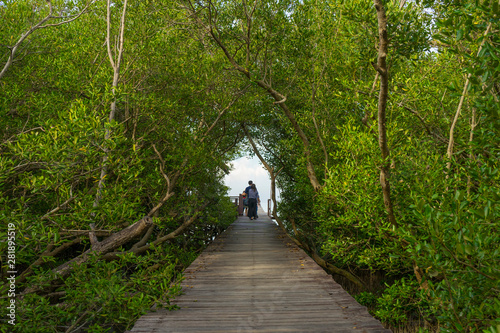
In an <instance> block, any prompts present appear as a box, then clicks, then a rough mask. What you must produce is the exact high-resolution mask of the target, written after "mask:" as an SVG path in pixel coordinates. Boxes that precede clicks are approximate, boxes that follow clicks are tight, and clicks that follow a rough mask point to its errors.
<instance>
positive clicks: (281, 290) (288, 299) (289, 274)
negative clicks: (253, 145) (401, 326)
mask: <svg viewBox="0 0 500 333" xmlns="http://www.w3.org/2000/svg"><path fill="white" fill-rule="evenodd" d="M185 277H186V278H185V280H184V281H183V284H182V286H183V294H182V295H181V296H179V297H178V298H177V299H176V300H175V301H174V302H173V304H177V305H178V306H179V307H180V308H181V309H180V310H175V311H166V310H163V309H162V310H158V311H156V312H151V313H148V314H146V315H144V316H142V317H141V318H140V319H139V320H138V321H137V322H136V324H135V326H134V328H133V329H132V330H131V331H130V332H142V333H144V332H255V333H256V332H358V333H359V332H380V333H382V332H384V333H386V332H390V330H387V329H384V327H383V326H382V324H381V323H380V322H379V321H378V320H376V319H374V318H373V317H372V316H370V314H369V313H368V311H367V310H366V308H365V307H363V306H361V305H360V304H358V303H357V302H356V301H355V300H354V298H352V297H351V296H350V295H349V294H348V293H347V292H345V291H344V290H343V289H342V288H341V287H340V285H338V284H337V283H335V282H334V281H333V279H332V278H331V276H329V275H328V274H327V273H325V272H324V271H323V270H322V269H321V268H320V267H319V266H318V265H317V264H316V263H315V262H314V261H313V260H312V259H311V258H310V257H309V256H307V254H305V253H304V252H303V251H302V250H301V249H299V248H298V247H297V246H296V245H295V244H293V243H292V242H291V241H290V240H289V239H288V238H287V236H286V235H284V234H283V233H282V232H281V230H280V229H279V227H278V226H277V225H276V224H275V223H273V222H271V220H270V219H269V218H268V217H267V216H266V215H265V213H264V212H263V211H260V212H259V219H258V220H256V221H250V220H249V219H248V218H247V217H239V218H238V220H237V221H235V223H233V224H232V225H231V226H230V227H229V229H228V230H227V231H226V232H224V233H223V234H222V235H220V236H219V237H218V238H217V239H216V241H215V242H214V243H212V244H211V245H210V246H209V247H208V248H207V249H206V250H205V251H204V252H203V253H202V254H201V255H200V256H199V257H198V258H197V259H196V260H195V261H194V262H193V263H192V264H191V266H189V267H188V268H187V269H186V271H185Z"/></svg>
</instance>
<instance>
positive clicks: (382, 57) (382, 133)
mask: <svg viewBox="0 0 500 333" xmlns="http://www.w3.org/2000/svg"><path fill="white" fill-rule="evenodd" d="M374 4H375V9H376V10H377V20H378V33H379V49H378V59H377V63H376V64H374V67H375V69H376V70H377V72H378V73H379V76H380V93H379V98H378V143H379V147H380V151H381V153H382V165H381V166H380V185H381V186H382V194H383V196H384V205H385V210H386V212H387V217H388V219H389V222H390V223H391V225H393V226H394V227H397V222H396V218H395V216H394V210H393V206H392V200H391V186H390V182H389V178H390V161H389V156H390V153H389V147H388V145H387V130H386V116H385V112H386V106H387V98H388V92H389V75H388V70H387V63H386V58H387V46H388V44H389V41H388V37H387V17H386V14H385V8H384V6H383V4H382V1H381V0H374Z"/></svg>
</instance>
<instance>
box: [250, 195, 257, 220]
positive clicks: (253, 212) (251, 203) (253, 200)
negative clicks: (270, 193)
mask: <svg viewBox="0 0 500 333" xmlns="http://www.w3.org/2000/svg"><path fill="white" fill-rule="evenodd" d="M256 203H257V200H255V199H248V217H249V218H250V219H251V220H252V219H253V218H254V217H255V205H256Z"/></svg>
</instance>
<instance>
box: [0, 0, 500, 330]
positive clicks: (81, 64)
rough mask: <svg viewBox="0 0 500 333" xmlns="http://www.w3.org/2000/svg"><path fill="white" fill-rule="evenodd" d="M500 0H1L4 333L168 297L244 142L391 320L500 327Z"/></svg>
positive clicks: (213, 223) (86, 320)
mask: <svg viewBox="0 0 500 333" xmlns="http://www.w3.org/2000/svg"><path fill="white" fill-rule="evenodd" d="M499 3H500V1H498V0H461V1H457V0H444V1H431V0H414V1H411V0H408V1H405V0H397V1H396V0H385V1H382V0H374V1H371V0H349V1H343V0H240V1H233V0H141V1H127V0H119V1H111V0H53V1H42V0H22V1H19V0H3V1H0V15H1V16H0V17H1V24H0V47H1V53H0V71H1V72H0V130H1V132H0V140H1V141H0V220H1V221H2V222H1V223H0V226H1V230H0V236H1V240H0V253H1V264H2V266H1V268H2V270H1V272H2V273H1V274H2V280H1V285H0V286H1V289H2V294H1V295H0V306H1V307H2V309H6V308H7V307H8V306H9V305H10V304H11V303H10V302H12V300H14V301H15V306H16V313H15V317H13V318H12V317H8V316H7V315H3V316H2V318H1V319H0V327H2V332H4V331H5V332H7V331H8V332H11V331H12V332H79V331H87V332H107V331H113V332H119V331H124V330H126V329H129V328H130V327H131V326H132V325H133V323H134V322H135V320H137V318H138V317H139V316H140V315H141V314H143V313H145V312H146V311H148V310H149V309H150V308H151V306H153V305H155V304H156V305H157V306H165V307H169V300H170V299H171V298H172V297H175V295H176V294H177V293H178V292H179V284H178V282H179V280H180V279H181V278H182V270H183V269H184V268H185V267H187V265H189V263H190V262H191V261H192V260H193V259H194V258H196V256H197V255H198V254H199V253H200V251H202V250H203V248H204V247H205V246H206V245H207V244H208V243H210V241H211V240H212V239H213V238H214V237H215V236H217V235H218V234H219V233H221V232H222V231H223V230H224V229H225V228H226V227H227V226H228V225H229V224H230V223H232V222H233V221H234V219H235V218H236V212H235V210H234V206H233V204H232V203H231V202H230V201H229V199H228V197H227V188H226V187H225V186H224V182H223V178H224V175H225V174H227V173H228V172H229V171H230V162H231V161H232V160H234V159H235V158H237V157H240V156H244V155H246V154H252V155H257V156H258V157H259V159H261V161H262V163H263V165H264V166H265V168H266V169H267V170H268V171H269V174H270V176H271V180H272V184H273V186H276V187H278V188H279V189H280V191H281V200H280V202H278V203H276V205H275V207H276V211H275V212H274V213H275V216H276V218H277V223H278V224H279V225H280V226H281V227H282V228H284V229H285V230H286V231H287V233H288V234H289V235H290V237H291V238H292V239H293V241H295V242H296V243H297V244H298V245H299V246H301V247H302V248H303V249H304V250H305V251H306V252H307V253H308V254H309V255H310V256H311V257H312V258H313V259H314V260H315V261H316V262H317V263H318V264H320V265H321V266H322V267H323V268H324V269H325V270H326V271H328V272H330V273H331V274H332V275H333V277H334V278H335V279H336V280H337V281H338V282H339V283H341V284H342V285H343V286H344V288H346V289H347V290H348V291H349V292H351V293H352V294H353V295H354V296H355V298H356V299H357V300H358V302H360V303H361V304H363V305H366V306H368V307H369V309H370V311H371V313H372V314H373V315H374V316H376V317H377V318H379V319H380V320H381V321H382V322H383V323H385V324H386V325H388V326H389V327H392V328H397V327H412V328H413V329H415V330H417V329H418V328H419V327H420V328H421V329H425V330H430V331H442V332H491V333H495V332H499V330H500V301H499V291H500V285H499V280H500V260H499V258H500V250H499V244H500V239H499V238H500V237H499V223H498V221H499V217H500V209H499V208H500V190H499V183H500V182H499V178H500V176H499V157H500V155H499V153H500V150H499V148H500V145H499V143H500V137H499V130H500V107H499V106H500V104H499V100H498V99H499V95H500V33H499V32H500V9H499ZM12 271H15V272H16V273H15V276H16V279H15V281H14V280H12V279H10V280H9V278H10V277H11V276H12ZM12 286H15V288H14V290H13V289H12ZM12 292H14V293H15V297H11V296H8V295H11V293H12ZM4 312H5V311H2V313H4ZM14 323H15V325H12V324H14Z"/></svg>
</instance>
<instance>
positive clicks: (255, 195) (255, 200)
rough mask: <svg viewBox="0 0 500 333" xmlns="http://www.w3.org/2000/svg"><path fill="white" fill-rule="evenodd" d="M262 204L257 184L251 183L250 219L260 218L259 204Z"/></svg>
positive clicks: (249, 194)
mask: <svg viewBox="0 0 500 333" xmlns="http://www.w3.org/2000/svg"><path fill="white" fill-rule="evenodd" d="M259 204H260V197H259V191H257V187H256V186H255V184H253V183H252V184H251V185H250V189H249V190H248V217H249V218H250V220H255V219H257V218H258V216H257V205H259Z"/></svg>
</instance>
